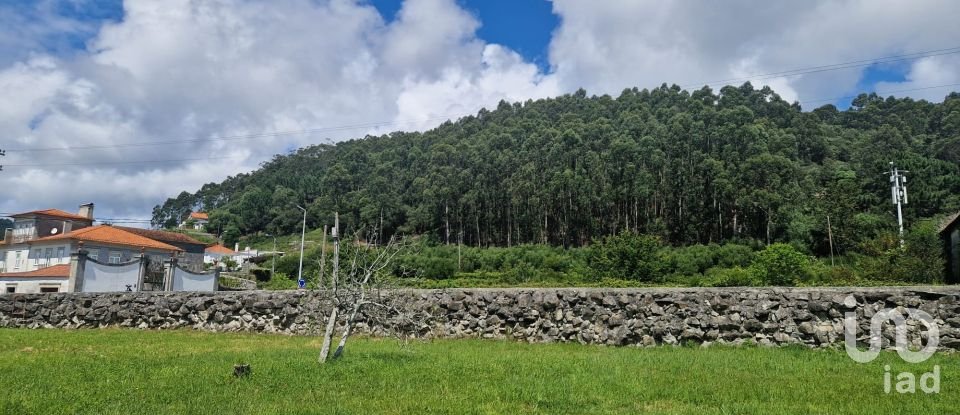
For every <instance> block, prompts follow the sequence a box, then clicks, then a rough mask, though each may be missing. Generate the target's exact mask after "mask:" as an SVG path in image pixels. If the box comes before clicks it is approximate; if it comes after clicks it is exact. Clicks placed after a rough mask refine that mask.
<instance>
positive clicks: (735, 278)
mask: <svg viewBox="0 0 960 415" xmlns="http://www.w3.org/2000/svg"><path fill="white" fill-rule="evenodd" d="M703 285H704V286H707V287H749V286H755V285H760V281H759V280H758V279H757V277H756V275H755V274H754V273H753V272H751V271H750V270H748V269H744V268H741V267H735V268H710V269H709V270H708V271H707V274H706V275H705V276H704V283H703Z"/></svg>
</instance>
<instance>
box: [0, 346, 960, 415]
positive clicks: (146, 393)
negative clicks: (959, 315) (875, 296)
mask: <svg viewBox="0 0 960 415" xmlns="http://www.w3.org/2000/svg"><path fill="white" fill-rule="evenodd" d="M318 344H319V343H318V339H317V338H311V337H286V336H276V335H256V334H211V333H202V332H194V331H165V332H159V331H134V330H117V329H110V330H80V331H59V330H34V331H31V330H19V329H17V330H15V329H0V413H3V414H54V413H63V414H74V413H80V414H162V413H178V414H179V413H195V414H309V413H345V414H346V413H354V414H368V413H392V414H407V413H409V414H420V413H449V414H461V413H467V414H471V413H477V414H486V413H493V414H497V413H504V414H522V413H544V414H562V413H590V414H593V413H622V414H633V413H666V414H907V413H916V414H942V413H958V412H960V393H957V388H958V387H960V386H958V385H960V375H958V373H957V372H958V367H960V365H958V363H960V356H958V355H941V354H938V355H935V356H934V357H933V358H932V359H931V360H928V361H927V362H924V363H922V364H916V365H912V364H906V363H903V362H902V361H901V360H900V359H899V358H898V357H897V356H896V354H893V353H884V354H883V355H881V356H880V358H878V359H877V360H875V361H874V362H871V363H869V364H857V363H855V362H853V361H852V360H850V359H849V358H848V357H847V356H846V354H844V353H843V352H842V351H836V350H807V349H800V348H785V349H784V348H781V349H768V348H754V347H743V348H726V347H712V348H707V349H702V348H694V347H679V348H673V347H658V348H652V349H638V348H611V347H601V346H583V345H577V344H550V345H531V344H522V343H515V342H506V341H485V340H444V341H433V342H428V343H411V344H409V345H407V346H405V347H401V345H400V344H399V343H398V342H397V341H395V340H376V339H353V340H351V343H350V344H349V346H348V348H347V353H346V355H345V356H344V358H343V359H342V360H340V361H338V362H334V363H332V364H327V365H319V364H317V363H316V355H317V350H318ZM241 362H245V363H249V364H251V365H252V367H253V374H252V376H250V377H248V378H242V379H236V378H234V377H233V376H232V372H233V365H234V364H236V363H241ZM885 364H889V365H891V366H892V370H893V371H895V372H899V371H905V370H910V371H912V372H913V373H915V374H917V376H919V373H920V372H921V371H929V370H931V368H932V367H933V365H940V372H941V391H940V393H939V394H931V395H926V394H923V393H920V392H918V393H917V394H914V395H900V394H896V393H893V394H885V393H884V392H883V373H884V365H885Z"/></svg>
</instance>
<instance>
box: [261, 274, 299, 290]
mask: <svg viewBox="0 0 960 415" xmlns="http://www.w3.org/2000/svg"><path fill="white" fill-rule="evenodd" d="M257 288H258V289H261V290H295V289H297V288H298V285H297V281H296V278H293V277H289V276H287V275H286V274H283V273H279V272H278V273H276V274H274V275H273V277H271V278H270V281H267V282H264V283H260V282H258V283H257Z"/></svg>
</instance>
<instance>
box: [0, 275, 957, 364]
mask: <svg viewBox="0 0 960 415" xmlns="http://www.w3.org/2000/svg"><path fill="white" fill-rule="evenodd" d="M382 296H383V297H382V298H380V299H379V300H378V302H381V303H384V304H391V305H394V306H395V307H397V310H396V311H397V312H393V313H385V312H383V310H382V307H377V306H370V307H368V310H369V311H368V312H369V313H370V314H367V315H363V316H361V317H360V320H359V324H358V329H359V331H361V332H366V333H369V334H373V335H396V334H398V333H399V334H403V335H410V336H413V335H415V336H423V337H484V338H509V339H516V340H521V341H529V342H580V343H591V344H607V345H639V346H653V345H661V344H667V345H672V344H681V343H708V344H709V343H734V344H740V343H744V342H751V343H757V344H764V345H785V344H803V345H808V346H812V347H826V346H831V345H834V346H836V345H841V344H842V342H843V318H844V315H845V313H848V312H855V313H856V314H857V316H858V323H859V327H860V330H859V332H858V337H860V339H861V341H865V340H866V339H867V337H866V336H867V333H868V331H869V324H870V317H872V316H873V315H874V314H875V313H877V312H878V311H880V310H883V309H888V308H891V309H892V308H899V309H900V310H905V309H907V308H913V309H919V310H922V311H924V312H926V313H928V314H930V315H931V316H933V317H934V319H935V322H936V323H937V325H938V328H939V331H940V347H941V348H944V349H960V288H957V287H902V288H899V287H898V288H721V289H701V288H696V289H695V288H682V289H576V288H564V289H451V290H397V291H390V292H387V293H384V294H382ZM332 304H333V303H332V301H330V298H329V296H328V295H327V294H326V293H324V292H318V291H279V292H267V291H252V292H251V291H247V292H216V293H184V292H178V293H172V292H166V293H150V292H139V293H99V294H84V293H59V294H7V295H0V327H26V328H97V327H110V326H121V327H135V328H142V329H169V328H194V329H199V330H209V331H255V332H272V333H286V334H314V333H317V332H318V331H319V328H320V327H321V326H322V324H321V321H322V320H323V318H324V317H323V316H324V315H326V314H327V312H328V311H329V309H330V307H331V306H332ZM374 311H376V312H374ZM908 323H909V325H910V326H909V327H910V330H911V331H912V332H914V333H916V332H917V331H918V329H919V328H922V327H921V326H920V325H919V324H917V323H916V322H915V321H913V320H909V321H908ZM893 336H894V327H893V324H888V325H886V326H885V330H884V337H885V338H886V339H887V340H889V339H893ZM911 337H912V338H913V339H914V341H915V342H919V341H920V339H919V336H911Z"/></svg>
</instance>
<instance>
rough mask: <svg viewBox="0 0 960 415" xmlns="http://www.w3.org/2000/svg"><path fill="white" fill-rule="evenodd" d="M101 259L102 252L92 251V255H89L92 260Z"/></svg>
mask: <svg viewBox="0 0 960 415" xmlns="http://www.w3.org/2000/svg"><path fill="white" fill-rule="evenodd" d="M99 257H100V251H90V253H89V254H88V255H87V258H90V259H92V260H94V261H96V260H97V259H99Z"/></svg>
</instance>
